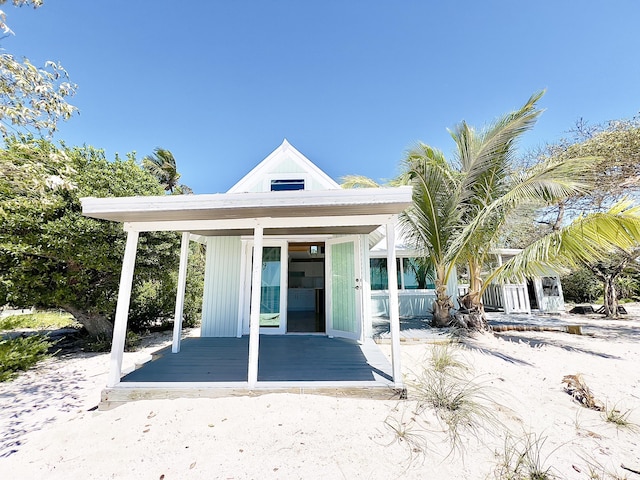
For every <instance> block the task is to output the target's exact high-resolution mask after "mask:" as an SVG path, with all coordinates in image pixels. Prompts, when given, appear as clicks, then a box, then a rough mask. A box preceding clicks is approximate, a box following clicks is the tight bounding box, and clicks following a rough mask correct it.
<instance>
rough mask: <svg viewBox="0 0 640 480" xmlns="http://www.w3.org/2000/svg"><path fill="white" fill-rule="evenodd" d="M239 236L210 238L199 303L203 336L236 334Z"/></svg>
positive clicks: (229, 335) (230, 335)
mask: <svg viewBox="0 0 640 480" xmlns="http://www.w3.org/2000/svg"><path fill="white" fill-rule="evenodd" d="M240 258H241V242H240V237H209V238H208V239H207V263H206V269H205V281H204V298H203V303H202V333H201V335H202V336H203V337H235V336H236V334H237V331H238V299H239V295H240Z"/></svg>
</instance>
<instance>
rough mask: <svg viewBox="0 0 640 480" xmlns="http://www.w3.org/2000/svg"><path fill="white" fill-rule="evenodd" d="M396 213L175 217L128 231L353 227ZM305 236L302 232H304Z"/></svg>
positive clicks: (140, 224) (133, 226) (128, 225)
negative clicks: (256, 226) (197, 218)
mask: <svg viewBox="0 0 640 480" xmlns="http://www.w3.org/2000/svg"><path fill="white" fill-rule="evenodd" d="M391 218H393V214H382V215H345V216H327V217H259V218H258V217H252V218H237V219H224V220H173V221H161V222H126V223H125V224H124V230H125V231H127V232H129V231H137V232H167V231H187V230H241V229H253V227H254V226H255V225H256V223H258V222H259V223H260V224H261V225H262V226H263V228H265V229H267V228H269V229H278V228H280V229H284V228H316V227H353V226H370V225H378V224H380V223H382V224H385V223H386V222H388V221H389V220H390V219H391ZM300 235H302V234H300Z"/></svg>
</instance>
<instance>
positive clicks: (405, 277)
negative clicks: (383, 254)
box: [369, 257, 436, 290]
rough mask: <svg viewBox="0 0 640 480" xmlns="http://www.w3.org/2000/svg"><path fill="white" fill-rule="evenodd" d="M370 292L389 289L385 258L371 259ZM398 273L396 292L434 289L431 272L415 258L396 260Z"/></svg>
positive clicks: (399, 258)
mask: <svg viewBox="0 0 640 480" xmlns="http://www.w3.org/2000/svg"><path fill="white" fill-rule="evenodd" d="M369 265H370V270H371V290H387V289H388V288H389V285H388V278H389V273H388V270H387V259H386V258H371V259H370V261H369ZM396 270H397V272H398V276H397V282H398V290H430V289H435V288H436V286H435V284H434V278H433V273H432V271H430V270H428V269H427V267H426V266H425V265H424V264H423V263H422V262H420V261H419V259H417V258H415V257H398V258H396Z"/></svg>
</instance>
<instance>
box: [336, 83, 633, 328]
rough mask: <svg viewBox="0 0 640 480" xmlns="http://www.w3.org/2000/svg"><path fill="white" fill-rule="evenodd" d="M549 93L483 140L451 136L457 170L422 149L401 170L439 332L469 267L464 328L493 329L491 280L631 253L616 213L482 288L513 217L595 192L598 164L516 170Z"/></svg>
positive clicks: (408, 218) (353, 179)
mask: <svg viewBox="0 0 640 480" xmlns="http://www.w3.org/2000/svg"><path fill="white" fill-rule="evenodd" d="M543 93H544V92H540V93H537V94H534V95H533V96H531V98H529V100H528V101H527V102H526V103H525V104H524V105H523V106H522V107H521V108H520V109H519V110H516V111H514V112H511V113H509V114H507V115H504V116H502V117H501V118H499V119H498V120H497V121H496V122H494V123H493V124H492V125H490V126H489V127H487V128H485V129H484V130H482V131H481V132H477V131H476V130H474V129H473V128H471V127H470V126H469V125H467V124H466V123H465V122H462V123H461V124H460V125H459V126H458V127H457V128H456V129H455V130H454V131H453V132H452V133H451V136H452V137H453V140H454V142H455V144H456V163H455V164H454V163H451V162H449V161H447V159H446V158H445V156H444V155H443V153H442V152H441V151H439V150H436V149H434V148H432V147H430V146H428V145H425V144H423V143H420V144H418V145H417V146H416V147H415V148H413V149H412V150H410V151H409V152H408V154H407V155H406V157H405V159H404V161H403V162H402V169H401V170H402V173H401V174H400V175H399V176H398V177H397V178H396V179H394V180H393V181H392V182H390V184H393V185H397V184H405V185H412V186H413V205H412V206H411V207H409V208H408V209H407V210H405V211H404V212H403V213H402V215H401V216H400V225H401V227H402V229H403V234H404V236H405V237H406V238H407V239H408V240H409V241H410V243H412V244H413V247H414V248H415V249H416V250H417V251H419V252H420V253H421V255H422V261H423V262H424V263H425V265H427V266H429V267H430V268H432V271H433V272H434V277H435V279H434V280H435V285H436V301H435V302H434V305H433V320H432V325H433V326H437V327H441V326H446V325H449V324H450V323H451V309H452V307H453V302H452V299H451V297H449V295H447V292H446V287H447V283H448V281H449V279H450V278H451V276H452V275H454V274H455V271H456V270H455V265H456V264H459V263H466V264H467V265H468V268H469V276H470V291H469V293H468V294H467V295H466V296H465V297H463V298H462V299H461V303H462V304H463V305H464V306H465V307H466V308H467V309H468V310H470V311H471V312H472V315H470V316H469V317H468V319H467V320H471V322H470V323H468V321H467V320H465V321H464V322H461V325H462V326H465V327H475V328H486V319H485V316H484V309H483V306H482V300H481V299H482V294H483V292H484V290H485V288H486V287H487V285H488V284H489V280H491V279H496V280H498V279H500V278H508V277H509V276H514V275H518V274H522V273H526V272H529V271H530V270H527V268H534V267H536V266H537V268H542V266H543V265H544V266H545V267H546V268H548V267H549V264H550V262H556V263H557V262H560V258H561V256H562V255H565V254H566V255H568V256H569V257H570V256H571V255H572V254H574V255H575V254H576V253H575V249H578V250H579V249H580V248H583V251H584V252H586V253H587V254H589V255H592V258H595V257H593V256H595V255H596V254H598V255H602V254H603V253H602V252H604V251H606V250H607V248H611V246H612V245H619V246H622V247H623V248H624V247H625V245H627V244H628V243H629V242H630V241H631V240H629V239H630V238H635V237H634V232H635V231H634V230H633V225H634V224H633V220H631V217H633V215H630V216H627V217H625V218H626V220H624V221H622V220H621V218H622V217H621V216H620V212H618V214H617V215H618V216H617V220H616V219H612V215H614V214H613V213H612V214H611V215H609V216H608V217H607V216H603V215H600V216H593V217H589V219H588V220H589V222H592V223H589V225H591V227H590V228H591V229H592V231H591V234H589V235H584V236H582V237H581V236H580V231H581V229H580V227H577V226H576V227H575V230H571V231H569V232H570V233H568V234H567V235H568V237H567V238H570V239H571V241H568V240H566V241H564V242H560V243H557V245H559V246H560V247H561V248H559V249H558V252H557V254H556V255H553V256H551V255H548V248H549V245H550V244H544V243H543V244H542V245H543V246H542V247H541V248H540V249H537V250H536V249H535V248H534V250H527V249H525V252H523V255H525V256H526V255H527V252H536V253H537V254H538V256H537V257H536V256H535V255H533V254H532V253H531V254H530V256H529V257H525V258H527V261H521V262H518V260H513V261H512V262H511V263H510V265H512V267H509V266H506V267H504V268H502V269H501V270H500V271H499V272H494V274H491V275H490V278H488V279H487V281H483V273H482V268H483V266H484V265H485V264H486V260H487V258H488V256H489V254H490V252H491V250H492V249H493V248H494V247H496V246H497V243H498V241H499V238H500V235H501V233H502V231H503V227H504V225H505V223H506V221H507V218H508V217H509V215H510V214H511V213H513V212H514V211H515V210H516V209H517V208H519V207H522V206H524V205H527V206H531V205H538V206H542V205H548V204H550V203H552V202H556V201H558V200H560V199H564V198H567V197H569V196H571V195H576V194H581V193H585V192H587V191H588V190H589V189H590V188H591V184H592V178H591V175H590V173H589V169H588V168H586V166H587V165H588V162H590V161H593V160H595V159H593V158H591V157H586V158H564V159H554V158H548V159H545V160H544V161H543V162H541V163H539V164H537V165H534V166H532V167H530V168H527V169H522V170H519V171H518V170H516V169H515V168H514V163H515V162H514V156H515V154H516V146H517V141H518V139H519V138H520V137H521V136H522V134H524V133H525V132H527V131H528V130H529V129H531V128H532V127H533V125H534V124H535V121H536V119H537V117H538V116H539V115H540V113H541V111H540V110H539V109H537V107H536V103H537V102H538V100H539V99H540V98H541V97H542V95H543ZM370 186H375V182H373V181H371V180H369V179H366V178H363V177H357V176H350V177H346V178H345V181H344V183H343V187H370ZM576 225H587V223H585V222H582V223H580V222H579V223H577V224H576ZM620 228H625V229H626V231H627V236H626V237H625V236H624V235H623V236H622V237H621V239H620V241H619V242H618V244H616V241H615V238H616V237H615V236H616V235H618V236H620V233H619V232H617V229H620ZM639 231H640V230H639ZM571 232H573V233H571ZM639 238H640V237H639ZM623 239H624V240H623ZM547 241H552V240H551V239H550V238H548V239H547ZM553 244H554V245H556V243H553ZM583 244H584V245H583ZM544 245H546V247H547V250H545V246H544ZM581 245H583V247H581ZM572 249H573V250H572ZM564 252H566V253H564ZM572 252H573V253H572ZM545 255H547V256H546V257H545ZM569 257H568V258H569ZM534 270H535V268H534Z"/></svg>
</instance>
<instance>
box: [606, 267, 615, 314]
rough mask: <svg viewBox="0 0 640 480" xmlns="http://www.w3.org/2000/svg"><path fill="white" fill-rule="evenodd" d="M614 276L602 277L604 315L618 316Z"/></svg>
mask: <svg viewBox="0 0 640 480" xmlns="http://www.w3.org/2000/svg"><path fill="white" fill-rule="evenodd" d="M615 280H616V278H615V276H613V275H607V276H606V277H605V278H604V313H605V316H606V317H617V316H618V295H617V292H616V283H615Z"/></svg>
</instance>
